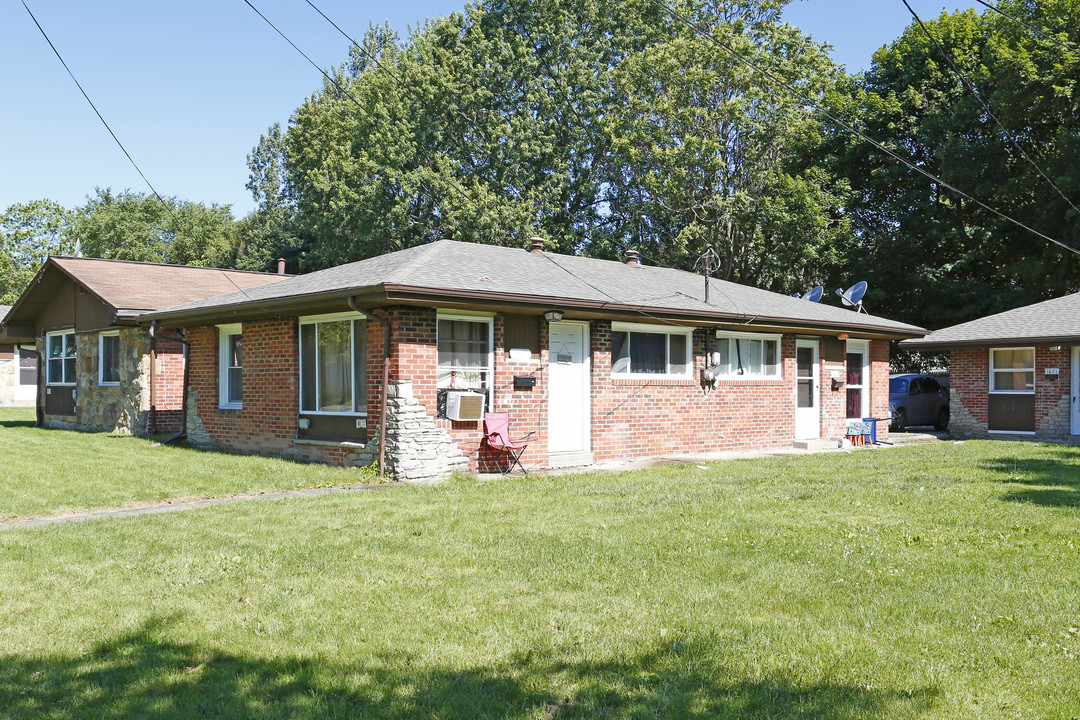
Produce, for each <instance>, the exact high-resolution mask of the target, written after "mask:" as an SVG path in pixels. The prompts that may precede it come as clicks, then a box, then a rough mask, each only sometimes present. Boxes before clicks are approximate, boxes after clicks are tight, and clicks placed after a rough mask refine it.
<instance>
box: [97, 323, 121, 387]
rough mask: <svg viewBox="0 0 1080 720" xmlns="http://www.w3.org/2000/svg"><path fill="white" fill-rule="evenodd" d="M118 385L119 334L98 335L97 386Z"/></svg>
mask: <svg viewBox="0 0 1080 720" xmlns="http://www.w3.org/2000/svg"><path fill="white" fill-rule="evenodd" d="M119 384H120V334H119V333H115V332H110V333H101V334H100V335H98V385H119Z"/></svg>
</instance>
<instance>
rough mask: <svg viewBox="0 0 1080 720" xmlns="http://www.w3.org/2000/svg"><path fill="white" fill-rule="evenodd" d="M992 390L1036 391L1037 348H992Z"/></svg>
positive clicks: (1001, 391) (999, 391)
mask: <svg viewBox="0 0 1080 720" xmlns="http://www.w3.org/2000/svg"><path fill="white" fill-rule="evenodd" d="M990 392H994V393H1033V392H1035V348H1033V347H1026V348H992V349H991V350H990Z"/></svg>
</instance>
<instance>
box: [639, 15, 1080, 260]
mask: <svg viewBox="0 0 1080 720" xmlns="http://www.w3.org/2000/svg"><path fill="white" fill-rule="evenodd" d="M649 1H650V2H651V3H652V4H653V5H655V6H657V7H658V8H661V9H663V10H664V11H665V12H666V13H668V14H669V15H671V16H672V17H674V18H675V19H676V20H678V21H679V22H681V23H683V24H684V25H686V26H687V27H688V28H690V29H691V30H693V31H694V32H696V33H697V34H698V35H700V36H701V37H704V38H706V39H707V40H709V41H710V42H712V43H713V44H715V45H716V46H717V47H719V48H721V49H722V50H724V51H725V52H727V53H728V54H729V55H731V56H732V57H733V58H734V59H735V60H737V61H738V62H740V63H742V64H743V65H746V66H747V67H749V68H750V69H752V70H754V71H755V72H757V73H758V74H760V75H763V76H765V77H766V78H768V79H770V80H772V82H774V83H775V84H776V85H778V86H779V87H781V88H783V89H785V90H787V91H788V92H790V93H791V94H792V95H793V96H794V97H796V98H798V99H800V100H802V101H803V102H804V103H806V104H807V105H809V106H810V107H812V108H814V109H815V110H817V111H818V112H820V113H821V114H823V115H824V116H825V117H827V118H829V119H830V120H832V121H833V122H834V123H836V124H837V125H839V126H840V127H842V128H844V129H845V130H847V131H848V132H849V133H851V134H852V135H854V136H856V137H858V138H859V139H861V140H863V141H864V142H867V143H869V144H870V145H872V146H874V147H875V148H877V149H878V150H880V151H881V152H883V153H885V154H886V155H888V156H889V157H891V158H893V159H894V160H896V161H897V162H899V163H901V164H903V165H906V166H907V167H908V168H909V169H911V170H914V171H915V172H917V173H919V174H920V175H923V176H925V177H926V178H928V179H930V180H932V181H933V182H935V183H937V184H939V185H940V186H941V187H944V188H947V189H948V190H951V191H952V192H954V193H956V194H957V195H959V196H960V197H962V198H964V199H965V200H968V201H969V202H972V203H974V204H976V205H978V206H979V207H981V208H983V209H984V210H986V211H988V212H990V213H993V214H994V215H996V216H998V217H1000V218H1001V219H1003V220H1006V221H1008V222H1010V223H1012V224H1013V225H1016V226H1017V227H1021V228H1023V229H1024V230H1027V231H1028V232H1030V233H1031V234H1033V235H1036V236H1038V237H1040V238H1042V239H1043V240H1046V241H1047V242H1050V243H1053V244H1054V245H1057V246H1059V247H1061V248H1064V249H1065V250H1068V251H1069V252H1072V253H1075V254H1077V255H1080V250H1077V249H1076V248H1074V247H1072V246H1071V245H1067V244H1065V243H1063V242H1061V241H1060V240H1057V239H1056V238H1052V237H1050V236H1049V235H1046V234H1044V233H1041V232H1039V231H1038V230H1036V229H1034V228H1032V227H1030V226H1028V225H1026V224H1024V223H1022V222H1021V221H1019V220H1017V219H1016V218H1014V217H1011V216H1010V215H1006V214H1005V213H1004V212H1002V211H1000V210H998V209H997V208H995V207H992V206H990V205H987V204H986V203H985V202H983V201H982V200H979V199H978V198H976V197H973V196H972V195H970V194H969V193H967V192H965V191H963V190H961V189H960V188H958V187H956V186H955V185H953V184H952V183H949V182H947V181H945V180H943V179H942V178H940V177H938V176H937V175H935V174H934V173H932V172H930V171H929V170H926V169H925V168H921V167H919V166H918V165H916V164H915V163H913V162H912V161H910V160H908V159H907V158H905V157H903V156H902V155H900V154H898V153H896V152H895V151H893V150H890V149H889V148H887V147H886V146H885V145H883V144H882V143H880V142H878V141H877V140H874V139H873V138H872V137H870V136H869V135H867V134H866V133H864V132H862V131H861V130H859V129H858V128H856V127H855V126H854V125H852V124H851V123H849V122H848V121H847V120H844V119H843V118H841V117H839V116H838V115H836V114H835V113H833V112H832V111H830V110H829V109H828V108H825V107H823V106H822V105H821V103H819V102H818V101H816V100H813V99H811V98H810V97H809V96H807V95H805V94H804V93H803V92H802V91H801V90H799V89H798V88H797V87H795V86H794V85H792V84H791V83H789V82H788V81H786V80H784V79H783V78H781V77H780V76H778V75H777V74H776V73H774V72H772V71H770V70H767V69H765V68H762V67H761V66H760V65H758V64H757V63H755V62H754V61H752V60H749V59H747V58H745V57H743V56H742V55H740V54H739V53H738V51H736V50H735V49H734V48H733V47H731V46H730V45H729V44H727V43H725V42H723V41H721V40H719V39H717V38H716V36H714V35H713V34H712V33H710V32H709V31H708V29H706V28H703V27H701V26H700V25H697V24H696V23H694V22H693V21H692V20H690V19H689V18H688V17H686V16H685V15H683V14H682V13H680V12H679V11H678V10H675V9H674V8H671V7H669V6H668V5H667V4H666V3H665V2H661V1H660V0H649Z"/></svg>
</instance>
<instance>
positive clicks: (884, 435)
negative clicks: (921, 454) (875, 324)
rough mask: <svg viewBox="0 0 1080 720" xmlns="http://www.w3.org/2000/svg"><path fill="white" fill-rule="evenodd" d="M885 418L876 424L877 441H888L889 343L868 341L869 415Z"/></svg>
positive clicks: (885, 341) (886, 341)
mask: <svg viewBox="0 0 1080 720" xmlns="http://www.w3.org/2000/svg"><path fill="white" fill-rule="evenodd" d="M868 417H876V418H886V420H885V421H883V422H879V423H877V439H878V440H879V441H881V440H888V439H889V422H888V419H887V418H888V417H889V341H888V340H871V341H870V415H869V416H868Z"/></svg>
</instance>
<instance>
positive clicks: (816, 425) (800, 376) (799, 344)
mask: <svg viewBox="0 0 1080 720" xmlns="http://www.w3.org/2000/svg"><path fill="white" fill-rule="evenodd" d="M820 382H821V380H820V371H819V369H818V341H817V340H796V341H795V437H796V438H797V439H799V440H808V439H811V438H816V437H819V436H820V435H821V402H820V398H821V392H820Z"/></svg>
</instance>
